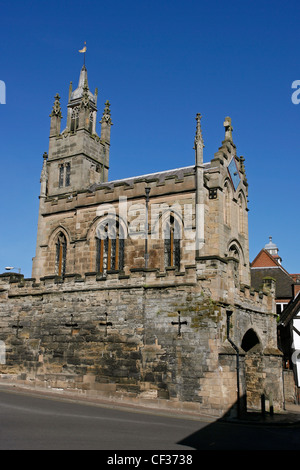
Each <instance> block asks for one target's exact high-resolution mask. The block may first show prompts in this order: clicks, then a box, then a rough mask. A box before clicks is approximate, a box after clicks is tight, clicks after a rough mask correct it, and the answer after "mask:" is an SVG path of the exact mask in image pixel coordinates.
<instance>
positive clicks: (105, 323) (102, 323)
mask: <svg viewBox="0 0 300 470" xmlns="http://www.w3.org/2000/svg"><path fill="white" fill-rule="evenodd" d="M107 318H108V314H107V313H106V312H105V321H102V322H100V323H99V325H100V326H105V333H104V334H105V336H107V327H108V326H112V323H111V322H110V321H107Z"/></svg>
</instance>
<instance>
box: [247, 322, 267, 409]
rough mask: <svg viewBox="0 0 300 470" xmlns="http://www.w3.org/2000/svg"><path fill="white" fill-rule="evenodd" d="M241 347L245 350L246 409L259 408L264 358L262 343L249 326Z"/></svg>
mask: <svg viewBox="0 0 300 470" xmlns="http://www.w3.org/2000/svg"><path fill="white" fill-rule="evenodd" d="M241 348H242V349H243V350H244V351H245V380H246V398H247V409H255V410H257V409H260V407H261V397H262V395H263V393H264V378H265V374H264V358H263V352H262V345H261V342H260V340H259V337H258V336H257V334H256V333H255V331H254V330H253V329H252V328H250V329H249V330H248V331H246V333H245V334H244V336H243V339H242V342H241Z"/></svg>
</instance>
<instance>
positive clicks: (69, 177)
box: [66, 163, 71, 186]
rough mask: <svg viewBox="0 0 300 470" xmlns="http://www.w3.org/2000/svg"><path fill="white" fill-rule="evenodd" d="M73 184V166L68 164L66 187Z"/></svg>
mask: <svg viewBox="0 0 300 470" xmlns="http://www.w3.org/2000/svg"><path fill="white" fill-rule="evenodd" d="M70 184H71V164H70V163H66V186H70Z"/></svg>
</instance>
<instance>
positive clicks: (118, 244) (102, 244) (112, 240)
mask: <svg viewBox="0 0 300 470" xmlns="http://www.w3.org/2000/svg"><path fill="white" fill-rule="evenodd" d="M122 234H123V232H122V229H121V227H120V225H119V223H118V222H117V221H113V220H109V221H106V222H105V223H103V224H101V225H99V226H98V229H97V235H96V271H97V272H98V273H100V274H103V275H105V274H106V273H107V271H121V270H122V269H123V268H124V237H123V235H122Z"/></svg>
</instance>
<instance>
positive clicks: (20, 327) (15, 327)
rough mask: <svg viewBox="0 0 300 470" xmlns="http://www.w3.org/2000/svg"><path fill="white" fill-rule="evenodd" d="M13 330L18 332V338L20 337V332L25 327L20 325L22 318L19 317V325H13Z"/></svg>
mask: <svg viewBox="0 0 300 470" xmlns="http://www.w3.org/2000/svg"><path fill="white" fill-rule="evenodd" d="M12 328H14V329H15V330H16V337H17V338H18V337H19V330H22V329H23V325H20V318H19V317H18V320H17V324H16V325H13V326H12Z"/></svg>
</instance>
